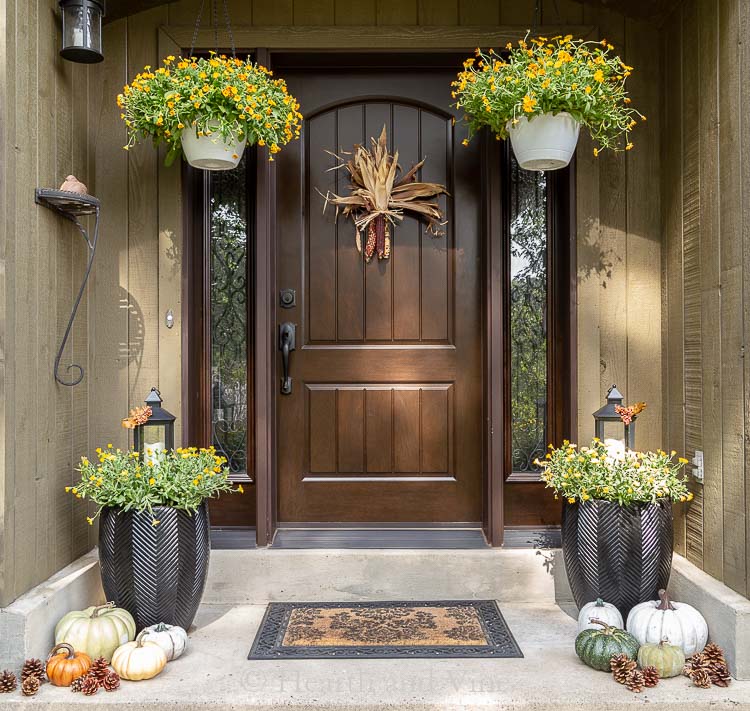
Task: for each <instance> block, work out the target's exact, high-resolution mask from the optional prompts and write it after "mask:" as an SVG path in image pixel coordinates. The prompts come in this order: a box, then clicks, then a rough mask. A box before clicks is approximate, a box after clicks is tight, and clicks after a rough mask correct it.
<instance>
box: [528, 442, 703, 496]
mask: <svg viewBox="0 0 750 711" xmlns="http://www.w3.org/2000/svg"><path fill="white" fill-rule="evenodd" d="M675 454H676V452H671V453H670V454H667V452H664V451H662V450H661V449H660V450H658V451H656V452H631V451H628V450H622V449H618V448H614V447H612V446H608V445H607V444H605V443H604V442H602V441H601V440H599V439H594V441H593V442H592V443H591V446H590V447H581V448H580V449H579V448H578V447H577V446H576V445H575V444H573V443H572V442H568V441H567V440H565V442H564V443H563V446H562V447H557V448H555V447H553V446H552V445H549V452H548V453H547V455H546V456H545V459H543V460H541V461H539V460H537V461H536V462H535V464H537V465H538V466H541V467H542V480H543V481H544V482H546V484H547V488H549V489H552V490H553V491H554V492H555V496H556V497H559V498H562V499H563V500H565V501H567V502H568V503H571V504H573V503H575V502H576V501H589V500H590V499H602V500H604V501H616V502H617V503H619V504H620V505H622V506H626V505H628V504H633V503H654V502H656V501H658V500H659V499H668V500H670V501H674V502H676V501H683V502H684V501H690V500H691V499H692V498H693V494H692V493H691V492H689V491H688V488H687V479H686V477H684V476H681V475H680V472H681V470H682V468H683V467H684V466H685V464H687V459H684V458H682V457H680V458H679V459H678V460H676V461H675V460H674V456H675Z"/></svg>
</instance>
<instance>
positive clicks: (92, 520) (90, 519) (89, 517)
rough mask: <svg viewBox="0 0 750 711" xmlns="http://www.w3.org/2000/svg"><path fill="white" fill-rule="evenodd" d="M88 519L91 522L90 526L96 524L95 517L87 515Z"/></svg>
mask: <svg viewBox="0 0 750 711" xmlns="http://www.w3.org/2000/svg"><path fill="white" fill-rule="evenodd" d="M86 520H87V521H88V522H89V526H93V525H94V519H93V518H91V516H86Z"/></svg>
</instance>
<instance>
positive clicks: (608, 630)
mask: <svg viewBox="0 0 750 711" xmlns="http://www.w3.org/2000/svg"><path fill="white" fill-rule="evenodd" d="M589 622H591V623H593V624H595V625H601V626H602V627H603V628H604V632H606V633H607V634H612V629H614V628H613V627H611V626H610V625H608V624H607V623H606V622H602V621H601V620H597V619H596V617H589Z"/></svg>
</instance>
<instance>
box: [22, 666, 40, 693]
mask: <svg viewBox="0 0 750 711" xmlns="http://www.w3.org/2000/svg"><path fill="white" fill-rule="evenodd" d="M32 676H33V677H36V678H37V679H38V680H39V683H40V684H41V683H42V682H43V681H44V664H42V660H41V659H27V660H26V662H25V663H24V665H23V668H22V669H21V683H23V682H24V681H26V679H28V678H29V677H32ZM35 693H36V692H35Z"/></svg>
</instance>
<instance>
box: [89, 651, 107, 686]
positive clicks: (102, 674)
mask: <svg viewBox="0 0 750 711" xmlns="http://www.w3.org/2000/svg"><path fill="white" fill-rule="evenodd" d="M107 674H109V662H108V661H107V660H106V659H105V658H104V657H97V658H96V659H94V661H93V662H91V667H90V668H89V673H88V674H87V676H90V677H92V678H93V679H96V682H97V683H98V684H101V683H102V682H103V681H104V679H105V678H106V676H107Z"/></svg>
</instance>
